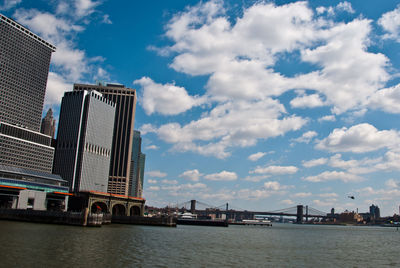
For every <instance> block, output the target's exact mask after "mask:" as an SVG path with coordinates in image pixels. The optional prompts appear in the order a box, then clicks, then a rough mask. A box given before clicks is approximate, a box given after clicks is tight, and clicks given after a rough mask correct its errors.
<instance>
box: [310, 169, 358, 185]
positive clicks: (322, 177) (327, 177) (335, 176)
mask: <svg viewBox="0 0 400 268" xmlns="http://www.w3.org/2000/svg"><path fill="white" fill-rule="evenodd" d="M303 180H305V181H309V182H326V181H335V180H340V181H343V182H345V183H347V182H360V181H363V178H362V177H360V176H358V175H355V174H351V173H346V172H343V171H325V172H322V173H321V174H318V175H316V176H308V177H305V178H303Z"/></svg>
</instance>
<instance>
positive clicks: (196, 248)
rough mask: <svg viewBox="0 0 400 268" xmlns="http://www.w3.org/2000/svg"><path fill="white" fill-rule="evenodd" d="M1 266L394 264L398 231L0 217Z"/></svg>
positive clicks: (399, 257)
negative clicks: (92, 223)
mask: <svg viewBox="0 0 400 268" xmlns="http://www.w3.org/2000/svg"><path fill="white" fill-rule="evenodd" d="M0 267H57V268H62V267H96V268H97V267H400V230H398V231H397V230H396V228H384V227H352V226H312V225H294V224H274V225H273V226H272V227H262V226H232V225H231V226H229V227H228V228H223V227H205V226H183V225H180V226H178V227H177V228H168V227H150V226H135V225H119V224H112V225H107V226H102V227H101V228H88V227H87V228H84V227H74V226H62V225H49V224H35V223H23V222H11V221H0Z"/></svg>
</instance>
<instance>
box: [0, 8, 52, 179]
mask: <svg viewBox="0 0 400 268" xmlns="http://www.w3.org/2000/svg"><path fill="white" fill-rule="evenodd" d="M54 51H55V47H54V46H53V45H51V44H50V43H48V42H47V41H45V40H43V39H42V38H40V37H39V36H37V35H36V34H34V33H32V32H31V31H29V30H28V29H27V28H25V27H24V26H22V25H20V24H18V23H17V22H15V21H13V20H12V19H10V18H7V17H5V16H4V15H2V14H0V164H3V165H9V166H15V167H21V168H25V169H32V170H36V171H41V172H48V173H51V169H52V164H53V156H54V148H53V147H51V146H50V145H51V137H49V136H46V135H43V134H41V133H40V132H39V131H40V122H41V119H42V109H43V103H44V96H45V91H46V83H47V76H48V71H49V66H50V57H51V53H52V52H54Z"/></svg>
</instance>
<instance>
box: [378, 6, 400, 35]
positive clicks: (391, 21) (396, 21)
mask: <svg viewBox="0 0 400 268" xmlns="http://www.w3.org/2000/svg"><path fill="white" fill-rule="evenodd" d="M378 24H379V25H381V26H382V28H383V29H384V30H385V31H386V32H387V34H385V35H384V38H390V39H394V40H396V41H397V42H400V5H398V6H397V8H396V9H394V10H392V11H389V12H387V13H385V14H383V15H382V17H381V18H380V19H379V20H378Z"/></svg>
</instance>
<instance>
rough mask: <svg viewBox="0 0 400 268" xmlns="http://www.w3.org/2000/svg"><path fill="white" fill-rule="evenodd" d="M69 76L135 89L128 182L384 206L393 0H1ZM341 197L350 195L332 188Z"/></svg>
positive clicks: (398, 165)
mask: <svg viewBox="0 0 400 268" xmlns="http://www.w3.org/2000/svg"><path fill="white" fill-rule="evenodd" d="M0 12H1V13H2V14H4V15H6V16H8V17H10V18H13V19H15V20H16V21H18V22H19V23H21V24H22V25H24V26H27V27H28V28H29V29H30V30H32V31H33V32H34V33H36V34H38V35H39V36H41V37H42V38H44V39H45V40H47V41H49V42H51V43H52V44H53V45H55V46H56V47H57V51H56V52H55V53H53V55H52V59H51V67H50V74H49V78H48V84H47V92H46V100H45V108H44V111H43V112H44V114H45V113H46V112H47V110H48V108H52V109H53V112H54V116H55V118H57V119H58V116H59V108H60V103H61V97H62V96H63V93H64V92H65V91H71V90H72V85H73V83H90V84H92V83H95V82H96V81H107V82H115V83H121V84H124V85H126V86H127V87H131V88H135V89H136V90H137V93H138V105H137V106H136V118H135V129H138V130H140V131H141V136H142V138H143V141H142V142H143V143H142V151H143V152H144V153H145V154H146V168H145V175H144V178H145V180H144V192H143V196H144V197H145V198H146V199H147V202H146V203H147V204H148V205H154V206H166V205H172V204H176V203H182V202H185V201H188V200H190V199H197V200H200V201H203V202H205V203H209V204H214V205H221V204H222V203H225V202H229V203H230V206H231V207H234V208H235V207H236V208H243V209H248V210H250V209H255V210H275V209H281V208H286V207H291V206H295V205H297V204H304V205H309V206H311V207H314V208H317V209H319V210H323V211H326V212H329V211H330V209H331V208H332V207H334V208H335V210H336V211H337V212H341V211H344V210H346V209H347V210H354V211H355V210H356V209H357V208H358V210H359V211H360V212H367V211H368V210H369V206H370V205H371V204H375V205H378V206H379V207H380V209H381V215H383V216H386V215H392V214H393V213H399V205H400V105H399V103H400V73H399V69H400V5H397V3H396V1H372V0H366V1H332V0H329V1H328V0H326V1H302V2H301V1H278V0H277V1H239V0H233V1H218V0H214V1H192V0H189V1H162V0H157V1H156V0H151V1H119V2H118V4H117V3H116V2H115V1H107V0H101V1H100V0H99V1H91V0H75V1H63V0H60V1H44V0H43V1H42V0H36V1H31V0H25V1H24V0H5V1H4V2H3V4H0ZM348 196H354V197H355V198H354V200H353V199H350V198H348Z"/></svg>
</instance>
